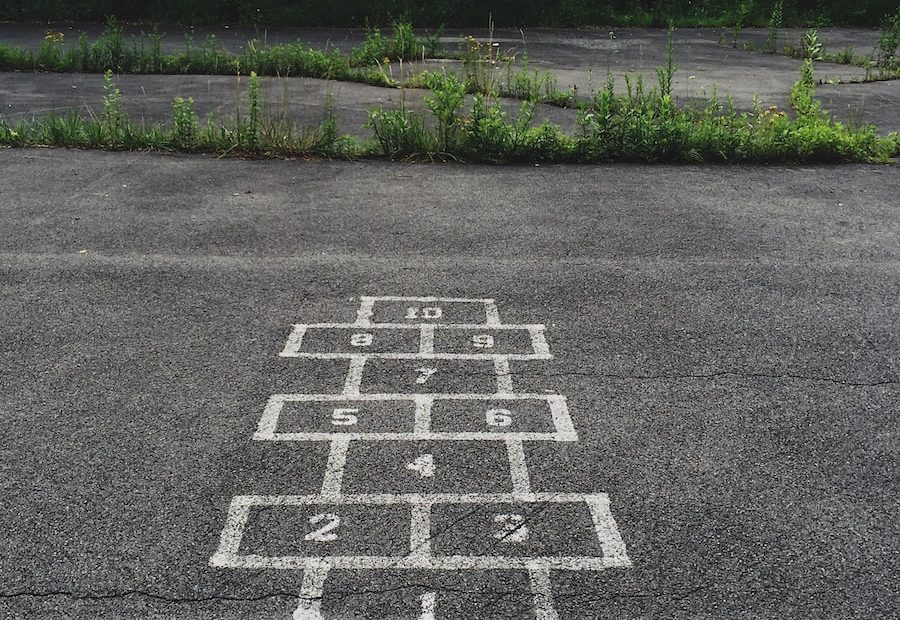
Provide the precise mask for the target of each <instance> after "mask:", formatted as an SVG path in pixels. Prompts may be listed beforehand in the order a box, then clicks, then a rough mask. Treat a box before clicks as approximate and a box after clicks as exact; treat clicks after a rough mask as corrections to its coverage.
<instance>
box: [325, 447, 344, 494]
mask: <svg viewBox="0 0 900 620" xmlns="http://www.w3.org/2000/svg"><path fill="white" fill-rule="evenodd" d="M349 447H350V440H349V439H347V438H346V437H342V436H340V435H335V438H334V439H332V441H331V451H330V452H329V453H328V464H327V465H325V476H324V477H323V478H322V497H329V498H335V497H338V496H340V494H341V482H342V481H343V479H344V465H346V464H347V449H348V448H349Z"/></svg>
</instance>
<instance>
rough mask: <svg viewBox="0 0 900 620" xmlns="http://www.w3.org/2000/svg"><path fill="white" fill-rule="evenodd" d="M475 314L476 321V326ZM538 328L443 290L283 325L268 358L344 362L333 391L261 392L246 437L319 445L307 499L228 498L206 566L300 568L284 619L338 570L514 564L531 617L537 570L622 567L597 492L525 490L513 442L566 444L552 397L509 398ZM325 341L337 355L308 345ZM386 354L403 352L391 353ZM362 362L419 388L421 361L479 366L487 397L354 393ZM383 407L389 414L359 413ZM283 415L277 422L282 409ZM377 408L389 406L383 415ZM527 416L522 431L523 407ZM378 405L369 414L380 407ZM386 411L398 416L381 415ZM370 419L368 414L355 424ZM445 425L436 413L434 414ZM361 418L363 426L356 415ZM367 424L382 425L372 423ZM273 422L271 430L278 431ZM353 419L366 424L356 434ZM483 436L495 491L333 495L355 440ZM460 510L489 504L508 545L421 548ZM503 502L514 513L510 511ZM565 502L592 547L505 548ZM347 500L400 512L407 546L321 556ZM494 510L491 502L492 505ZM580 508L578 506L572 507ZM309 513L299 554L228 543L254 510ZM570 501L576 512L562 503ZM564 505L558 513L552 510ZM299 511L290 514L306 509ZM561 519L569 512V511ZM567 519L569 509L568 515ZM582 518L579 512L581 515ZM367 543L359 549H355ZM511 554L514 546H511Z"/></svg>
mask: <svg viewBox="0 0 900 620" xmlns="http://www.w3.org/2000/svg"><path fill="white" fill-rule="evenodd" d="M479 321H481V322H479ZM544 332H545V328H544V326H543V325H531V324H529V325H504V324H503V323H501V321H500V315H499V311H498V309H497V306H496V304H495V302H494V300H493V299H466V298H452V297H395V296H381V297H361V298H360V307H359V310H358V311H357V314H356V321H355V322H353V323H298V324H295V325H293V327H292V329H291V332H290V334H289V335H288V338H287V342H286V344H285V345H284V348H283V349H282V351H281V352H280V354H279V355H280V356H282V357H293V358H306V359H323V360H327V359H347V360H348V371H347V376H346V379H345V381H344V387H343V390H342V392H341V393H340V394H274V395H272V396H271V397H270V398H269V400H268V402H267V404H266V406H265V409H264V411H263V414H262V417H261V418H260V420H259V424H258V426H257V429H256V432H255V433H254V435H253V439H254V440H258V441H305V442H320V441H327V442H330V450H329V456H328V460H327V462H326V463H325V471H324V474H323V478H322V487H321V491H320V492H319V494H318V495H276V496H270V495H239V496H236V497H234V498H233V499H232V501H231V505H230V506H229V509H228V516H227V518H226V521H225V526H224V528H223V530H222V533H221V537H220V541H219V546H218V549H217V550H216V552H215V553H214V554H213V556H212V558H211V559H210V564H211V565H212V566H215V567H223V568H236V569H237V568H241V569H287V570H302V571H303V577H302V581H301V585H300V591H299V597H300V603H299V605H298V607H297V608H296V610H295V612H294V615H293V617H294V619H295V620H320V619H322V618H323V616H322V612H321V603H322V595H323V590H324V585H325V581H326V579H327V577H328V573H329V571H331V570H333V569H340V570H379V569H391V570H394V569H411V570H525V571H527V572H528V574H529V583H530V584H531V590H532V596H533V605H534V612H535V616H536V618H538V619H539V620H554V619H557V618H558V614H557V612H556V610H555V608H554V604H553V594H552V587H551V571H553V570H590V571H599V570H606V569H611V568H627V567H630V566H631V561H630V559H629V557H628V553H627V551H626V548H625V544H624V542H623V540H622V537H621V535H620V533H619V529H618V526H617V525H616V522H615V519H614V518H613V516H612V512H611V510H610V502H609V497H608V496H607V494H605V493H590V494H578V493H537V492H534V491H532V489H531V482H530V478H529V474H528V465H527V461H526V457H525V444H524V442H526V441H559V442H561V441H566V442H572V441H577V440H578V435H577V433H576V430H575V428H574V425H573V424H572V419H571V416H570V415H569V410H568V406H567V401H566V398H565V397H564V396H559V395H547V394H528V393H516V392H515V390H514V386H513V374H512V372H511V370H510V361H517V360H545V359H551V358H552V356H551V354H550V348H549V345H548V343H547V339H546V337H545V333H544ZM319 346H327V347H330V348H332V349H337V350H330V351H329V350H320V349H319V348H318V347H319ZM396 348H401V349H403V350H401V351H397V350H396ZM372 358H379V359H404V360H421V362H422V364H423V366H422V367H421V368H418V369H417V372H418V373H419V374H418V375H417V378H416V380H415V382H416V383H417V384H419V385H426V387H427V383H428V381H429V380H430V379H431V377H432V376H433V375H434V374H436V373H438V372H439V370H438V368H434V367H430V366H428V365H427V364H428V363H429V361H430V360H490V361H492V362H493V368H494V381H495V382H496V392H495V393H476V394H469V393H361V386H362V379H363V375H364V373H365V371H366V362H367V361H368V360H369V359H372ZM379 406H388V407H389V409H388V411H390V412H392V414H393V415H392V416H391V417H392V419H390V420H388V421H385V420H380V421H379V420H377V419H375V418H377V416H375V415H372V414H373V413H374V412H375V411H374V410H375V409H376V408H377V407H379ZM286 407H291V408H292V409H291V413H292V416H291V420H290V421H289V422H288V423H284V422H283V420H284V417H285V408H286ZM390 407H393V409H391V408H390ZM524 408H527V409H528V411H529V412H530V413H529V415H530V416H531V417H530V421H529V422H528V424H531V425H532V426H535V425H536V426H539V427H540V428H538V429H535V428H526V427H527V426H528V424H525V423H524V422H523V421H522V418H525V417H527V416H525V415H524V413H525V409H524ZM438 411H440V412H442V415H443V418H445V419H446V418H447V415H448V414H450V415H455V414H462V413H464V414H466V415H465V416H464V418H465V419H464V420H463V421H462V422H461V423H460V424H461V428H454V429H453V430H446V429H436V428H435V424H434V423H433V415H434V414H435V413H436V412H438ZM382 413H383V412H382ZM396 417H399V418H400V419H393V418H396ZM367 418H370V419H367ZM445 421H446V420H445ZM367 422H368V426H366V423H367ZM379 425H381V426H382V428H378V427H379ZM283 427H284V428H283ZM360 427H363V428H365V429H366V430H359V429H360ZM368 441H378V442H392V441H394V442H396V441H457V442H468V441H482V442H483V441H492V442H497V441H499V442H503V443H505V446H506V453H507V457H508V462H509V473H510V480H511V481H512V488H511V489H510V492H509V493H368V494H344V493H342V490H341V489H342V484H343V476H344V468H345V465H346V462H347V454H348V452H349V450H351V449H352V446H353V444H355V443H358V442H368ZM406 467H407V469H412V470H416V471H418V472H419V474H420V475H422V476H432V475H433V473H434V470H435V468H436V467H440V463H435V459H434V458H433V456H432V455H431V454H423V455H422V456H420V457H419V458H418V459H416V460H415V461H414V462H413V463H410V464H409V465H407V466H406ZM458 505H472V506H479V507H481V508H485V509H487V510H488V511H491V510H496V511H497V512H496V514H495V515H494V521H493V523H494V524H495V526H496V527H495V529H496V530H497V531H496V532H495V533H494V534H493V539H494V540H495V541H499V542H498V543H497V544H499V545H501V546H502V545H505V544H508V545H511V547H510V553H508V554H507V553H484V552H483V550H482V552H480V553H475V552H473V553H466V554H460V553H453V554H442V553H440V552H439V551H438V552H435V551H434V550H433V549H432V547H433V545H432V541H433V540H434V539H433V535H434V530H433V528H432V517H433V515H434V513H435V511H436V510H438V508H440V507H442V506H447V507H451V506H458ZM510 505H512V506H513V507H514V508H512V509H511V508H510ZM546 505H554V506H558V507H565V506H570V507H571V509H572V510H575V512H576V513H578V511H582V510H583V509H584V507H586V509H587V511H586V513H585V515H589V521H590V522H589V523H588V524H587V525H586V527H587V528H588V529H589V531H590V532H591V534H590V535H591V536H592V537H595V538H596V542H597V546H598V551H597V553H595V554H586V555H574V556H573V555H554V554H552V553H546V552H544V553H541V554H540V555H527V554H526V555H523V554H521V553H516V552H515V550H514V549H513V546H515V545H517V544H520V543H523V542H524V541H526V540H527V539H528V535H529V527H533V525H532V524H530V523H529V521H528V517H527V515H528V514H529V509H538V510H540V507H541V506H546ZM354 506H359V507H365V506H370V507H372V509H375V508H376V507H379V506H381V507H394V508H393V509H400V510H403V511H406V513H407V514H408V520H409V544H408V549H406V550H405V552H404V553H403V554H401V555H389V556H387V555H363V554H359V555H354V554H337V553H331V552H329V551H328V545H327V544H324V545H323V544H322V543H329V542H334V541H336V540H338V538H339V537H340V536H341V527H342V521H341V518H342V516H341V510H342V509H350V508H352V507H354ZM492 506H495V507H496V508H492ZM579 507H580V508H579ZM263 509H266V510H283V511H288V512H290V511H294V512H296V511H306V512H309V511H313V513H314V514H313V515H312V516H310V517H309V518H308V523H309V527H308V531H307V532H306V533H305V535H304V537H303V540H304V541H308V542H309V543H310V544H309V545H303V546H302V548H303V550H304V552H305V551H306V549H310V550H311V551H310V552H305V553H303V554H296V553H294V554H283V555H282V554H274V553H272V554H269V553H253V552H248V551H247V550H243V551H242V547H241V545H242V541H243V539H244V536H245V533H246V532H247V531H248V527H252V517H253V514H254V511H258V510H263ZM576 509H577V510H576ZM566 510H569V509H568V508H566ZM306 512H304V513H303V516H306ZM573 514H575V513H573ZM579 514H580V513H579ZM585 518H587V517H585ZM369 548H371V547H369ZM520 548H521V547H520ZM421 600H422V612H421V615H420V618H424V619H426V620H433V619H434V618H436V617H439V610H440V600H439V598H438V597H437V594H436V593H434V592H427V593H425V594H424V595H423V596H422V599H421Z"/></svg>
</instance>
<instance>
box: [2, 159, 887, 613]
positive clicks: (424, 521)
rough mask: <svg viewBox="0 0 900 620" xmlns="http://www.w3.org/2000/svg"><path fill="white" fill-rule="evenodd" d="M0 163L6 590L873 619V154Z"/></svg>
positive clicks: (883, 552)
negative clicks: (677, 161)
mask: <svg viewBox="0 0 900 620" xmlns="http://www.w3.org/2000/svg"><path fill="white" fill-rule="evenodd" d="M0 171H2V174H0V197H2V198H0V230H3V231H4V234H3V235H2V236H0V291H2V295H0V315H2V316H3V317H4V321H3V324H4V327H3V329H0V351H2V356H0V378H2V389H0V416H2V420H3V422H4V427H5V432H4V433H2V434H0V471H2V476H0V483H2V490H3V497H4V503H3V508H2V509H0V525H2V529H3V531H4V532H5V533H6V535H5V536H4V537H3V540H2V542H0V558H2V559H0V583H2V584H3V585H2V587H0V616H2V617H4V618H6V617H8V618H122V617H130V618H211V619H212V618H215V619H222V618H235V619H237V618H241V619H246V618H291V617H294V618H301V619H314V618H318V617H325V618H415V619H419V620H429V619H433V618H439V619H444V618H463V617H467V618H529V617H530V618H537V619H540V620H553V619H555V618H560V619H569V618H584V619H588V618H591V619H593V618H617V619H618V618H621V619H626V618H629V619H630V618H647V617H660V618H662V617H665V618H692V619H693V618H722V619H734V618H748V619H749V618H754V619H760V618H772V619H779V620H780V619H783V618H834V619H841V620H846V619H848V618H859V619H863V618H888V617H891V616H892V614H894V607H895V603H894V601H896V600H897V598H898V595H900V592H898V585H897V580H896V574H897V572H898V570H900V566H898V557H900V554H898V551H900V548H898V547H900V544H898V540H900V536H898V528H897V520H896V514H897V508H898V506H897V497H898V493H897V492H898V488H897V481H898V476H897V454H898V445H900V444H898V436H897V432H898V428H897V403H898V402H900V387H898V386H900V378H898V366H897V359H898V351H900V304H898V300H900V269H898V267H900V263H898V260H900V256H898V252H900V250H898V248H900V222H898V216H897V206H898V205H897V200H896V197H897V196H898V195H900V174H898V171H897V169H896V168H895V167H892V166H842V167H833V166H819V167H782V166H759V167H744V166H727V167H726V166H652V167H648V166H637V165H609V166H602V167H587V166H577V167H575V166H573V167H562V166H540V167H533V166H518V167H516V166H511V167H482V166H461V165H400V164H391V163H381V162H365V163H353V162H323V161H306V162H302V161H281V162H264V161H241V160H219V159H214V158H208V157H187V156H164V155H147V154H122V153H101V152H79V151H65V150H6V151H0Z"/></svg>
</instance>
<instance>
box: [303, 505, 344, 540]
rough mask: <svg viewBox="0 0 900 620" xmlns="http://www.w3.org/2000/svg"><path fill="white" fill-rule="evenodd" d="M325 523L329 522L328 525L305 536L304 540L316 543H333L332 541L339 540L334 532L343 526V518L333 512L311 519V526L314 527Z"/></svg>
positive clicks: (314, 516)
mask: <svg viewBox="0 0 900 620" xmlns="http://www.w3.org/2000/svg"><path fill="white" fill-rule="evenodd" d="M323 521H327V522H328V523H326V524H325V525H323V526H322V527H320V528H319V529H317V530H313V531H312V532H310V533H309V534H307V535H306V536H304V537H303V540H312V541H315V542H331V541H332V540H337V537H338V535H337V534H335V533H334V530H336V529H337V528H338V526H339V525H340V524H341V518H340V517H339V516H337V515H336V514H334V513H331V512H323V513H319V514H317V515H313V516H311V517H310V518H309V524H310V525H313V526H315V525H319V524H320V523H322V522H323Z"/></svg>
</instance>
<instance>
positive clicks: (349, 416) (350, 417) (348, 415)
mask: <svg viewBox="0 0 900 620" xmlns="http://www.w3.org/2000/svg"><path fill="white" fill-rule="evenodd" d="M357 413H359V409H355V408H354V409H335V410H334V411H332V412H331V424H332V425H333V426H353V425H355V424H356V423H357V422H358V421H359V419H358V418H357V417H356V414H357Z"/></svg>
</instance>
